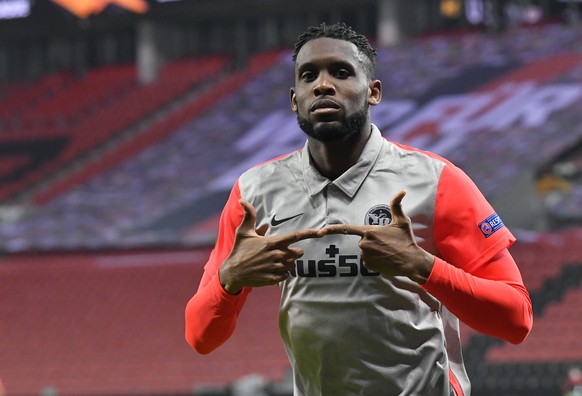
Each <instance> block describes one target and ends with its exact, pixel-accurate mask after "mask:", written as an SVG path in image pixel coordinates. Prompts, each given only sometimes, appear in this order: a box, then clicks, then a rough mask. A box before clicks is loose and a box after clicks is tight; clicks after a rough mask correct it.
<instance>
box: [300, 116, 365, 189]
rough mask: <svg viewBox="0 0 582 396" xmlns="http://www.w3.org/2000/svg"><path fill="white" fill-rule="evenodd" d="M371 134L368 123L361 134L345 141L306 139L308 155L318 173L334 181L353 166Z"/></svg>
mask: <svg viewBox="0 0 582 396" xmlns="http://www.w3.org/2000/svg"><path fill="white" fill-rule="evenodd" d="M371 134H372V128H371V125H370V124H369V123H368V124H367V125H366V127H365V128H362V132H361V133H358V134H356V135H352V136H350V137H349V138H347V139H345V140H338V141H333V142H321V141H318V140H315V139H313V138H308V143H307V144H308V147H309V154H310V155H311V159H312V160H313V162H314V164H315V166H316V168H317V170H318V171H319V173H321V174H322V175H323V176H325V177H327V178H328V179H330V180H335V179H337V178H338V177H340V176H341V175H342V174H343V173H344V172H345V171H347V170H348V169H349V168H351V167H352V166H354V165H355V163H356V162H357V161H358V158H360V155H361V154H362V151H363V150H364V147H365V146H366V143H367V142H368V139H369V138H370V136H371Z"/></svg>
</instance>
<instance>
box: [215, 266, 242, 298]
mask: <svg viewBox="0 0 582 396" xmlns="http://www.w3.org/2000/svg"><path fill="white" fill-rule="evenodd" d="M218 280H219V282H220V285H221V286H222V288H223V289H224V290H225V291H226V292H227V293H228V294H232V295H236V294H239V293H240V292H241V291H242V287H239V286H237V285H236V284H234V283H233V282H232V281H231V280H230V276H229V275H228V273H227V271H226V270H225V269H224V266H222V267H220V270H219V271H218Z"/></svg>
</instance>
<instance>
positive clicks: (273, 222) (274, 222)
mask: <svg viewBox="0 0 582 396" xmlns="http://www.w3.org/2000/svg"><path fill="white" fill-rule="evenodd" d="M302 214H303V213H299V214H296V215H295V216H291V217H286V218H284V219H277V218H275V217H276V216H277V215H276V214H275V215H274V216H273V218H272V219H271V226H272V227H277V226H278V225H281V224H283V223H284V222H286V221H289V220H292V219H294V218H296V217H299V216H301V215H302Z"/></svg>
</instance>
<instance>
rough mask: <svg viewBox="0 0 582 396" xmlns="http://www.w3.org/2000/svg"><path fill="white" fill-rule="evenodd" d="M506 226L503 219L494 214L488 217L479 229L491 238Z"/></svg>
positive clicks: (486, 236) (480, 224)
mask: <svg viewBox="0 0 582 396" xmlns="http://www.w3.org/2000/svg"><path fill="white" fill-rule="evenodd" d="M504 225H505V224H503V221H502V220H501V217H499V215H498V214H497V213H493V214H492V215H491V216H489V217H487V218H486V219H485V220H483V221H482V222H480V223H479V229H480V230H481V232H482V233H483V235H484V236H485V238H489V237H490V236H491V235H493V233H494V232H495V231H497V230H498V229H500V228H502V227H503V226H504Z"/></svg>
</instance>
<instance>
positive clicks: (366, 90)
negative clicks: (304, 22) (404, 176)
mask: <svg viewBox="0 0 582 396" xmlns="http://www.w3.org/2000/svg"><path fill="white" fill-rule="evenodd" d="M364 62H365V55H363V54H361V53H360V52H359V51H358V49H357V47H356V46H355V45H354V44H352V43H350V42H348V41H344V40H338V39H331V38H318V39H314V40H311V41H308V42H307V43H306V44H305V45H304V46H303V47H302V48H301V50H300V51H299V53H298V54H297V60H296V62H295V87H294V88H291V92H290V93H291V107H292V109H293V111H295V112H296V113H297V119H298V122H299V126H300V127H301V129H303V131H304V132H305V133H306V134H307V135H308V136H310V137H312V138H314V139H316V140H319V141H322V142H328V141H335V140H342V139H347V138H349V137H350V136H353V135H357V134H360V133H362V132H363V128H364V127H365V126H366V125H367V123H368V117H369V112H368V108H369V106H370V105H376V104H377V103H379V101H380V96H381V84H380V82H379V81H370V79H369V78H368V76H367V75H366V69H365V68H364Z"/></svg>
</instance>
